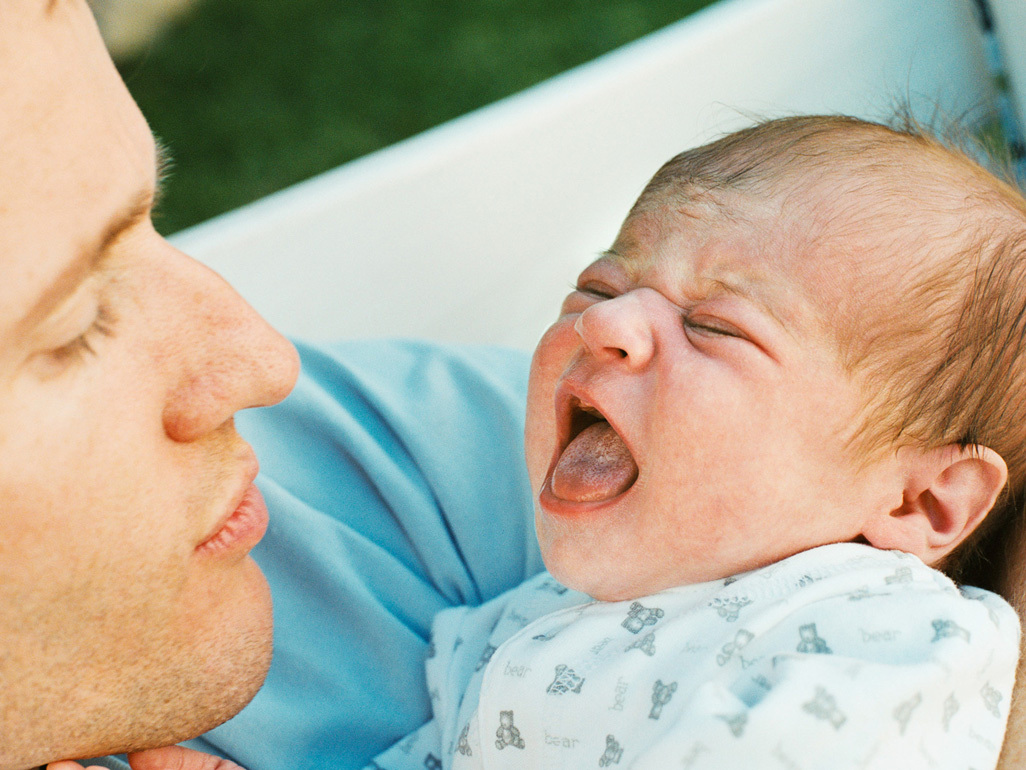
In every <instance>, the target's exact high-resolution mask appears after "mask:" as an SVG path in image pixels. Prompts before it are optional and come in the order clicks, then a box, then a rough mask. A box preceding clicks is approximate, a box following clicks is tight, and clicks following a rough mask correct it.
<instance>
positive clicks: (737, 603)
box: [709, 596, 752, 623]
mask: <svg viewBox="0 0 1026 770" xmlns="http://www.w3.org/2000/svg"><path fill="white" fill-rule="evenodd" d="M751 603H752V600H751V599H749V598H748V597H747V596H737V597H734V598H733V599H720V598H716V599H713V600H712V601H711V602H709V606H710V607H712V608H713V609H714V610H716V614H717V615H719V616H720V617H721V618H723V619H724V620H725V621H727V622H728V623H733V622H734V621H735V620H737V619H738V617H739V616H740V615H741V610H743V609H744V608H745V607H747V606H748V605H749V604H751Z"/></svg>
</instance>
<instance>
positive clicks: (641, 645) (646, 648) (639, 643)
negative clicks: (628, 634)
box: [624, 631, 655, 658]
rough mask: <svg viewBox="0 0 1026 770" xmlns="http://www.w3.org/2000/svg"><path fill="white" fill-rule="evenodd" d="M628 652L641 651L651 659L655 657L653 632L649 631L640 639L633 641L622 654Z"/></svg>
mask: <svg viewBox="0 0 1026 770" xmlns="http://www.w3.org/2000/svg"><path fill="white" fill-rule="evenodd" d="M628 650H641V651H642V652H643V653H645V654H646V655H648V657H650V658H651V657H652V656H653V655H655V631H649V632H648V633H647V634H645V635H644V636H642V637H641V638H640V639H635V640H634V641H633V642H631V643H630V644H628V645H627V646H626V647H625V648H624V652H627V651H628Z"/></svg>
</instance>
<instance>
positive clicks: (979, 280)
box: [628, 116, 1026, 584]
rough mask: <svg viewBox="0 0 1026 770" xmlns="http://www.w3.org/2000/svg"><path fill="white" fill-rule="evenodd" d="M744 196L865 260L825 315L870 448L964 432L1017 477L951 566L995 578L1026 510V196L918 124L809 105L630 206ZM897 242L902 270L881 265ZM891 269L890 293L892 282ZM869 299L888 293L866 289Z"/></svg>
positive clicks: (931, 443) (742, 134) (675, 164)
mask: <svg viewBox="0 0 1026 770" xmlns="http://www.w3.org/2000/svg"><path fill="white" fill-rule="evenodd" d="M738 194H740V195H741V196H742V197H751V198H753V199H756V200H758V199H762V200H774V201H777V202H779V205H780V207H781V222H782V225H783V227H785V228H786V229H787V230H788V235H787V236H785V238H786V241H787V245H788V247H789V248H795V249H801V250H802V252H803V253H805V254H808V255H809V258H810V259H815V255H816V254H824V253H829V251H831V250H834V251H840V250H844V251H846V252H847V253H852V254H854V255H855V256H856V257H857V259H856V269H855V270H854V271H853V274H852V275H851V276H850V278H851V280H852V281H853V284H854V285H853V287H852V288H853V291H852V292H851V293H850V299H849V300H848V302H847V304H845V303H843V302H842V303H841V306H839V307H835V308H829V309H828V310H827V311H826V315H828V317H827V318H826V319H825V320H827V321H828V323H829V325H830V326H831V327H832V328H833V329H834V330H835V336H836V338H837V343H838V346H839V350H840V354H841V360H842V362H843V363H844V365H845V367H846V368H847V370H848V371H849V373H850V374H851V375H852V376H853V377H855V378H856V380H857V381H859V382H860V383H861V384H862V385H863V387H864V392H865V393H866V394H867V400H866V404H865V409H864V413H863V416H862V419H861V421H860V425H859V426H857V430H855V431H854V432H853V438H852V449H853V451H854V452H855V453H856V456H857V457H859V458H862V459H868V458H871V457H873V456H878V454H879V453H880V452H891V451H896V449H897V448H898V447H901V446H909V445H911V446H917V447H921V448H935V447H941V446H945V445H949V444H957V445H960V446H962V447H963V448H966V447H973V446H985V447H990V448H991V449H993V450H994V451H995V452H997V453H998V454H999V455H1001V456H1002V458H1003V459H1004V460H1005V462H1006V464H1007V465H1008V485H1007V487H1006V488H1005V490H1004V492H1003V493H1002V495H1001V496H1000V497H999V499H998V502H997V504H996V505H995V507H994V510H993V511H992V512H991V513H990V515H989V516H988V517H987V519H986V520H985V522H984V524H983V525H981V527H980V528H979V529H978V530H977V532H976V533H975V534H974V535H973V536H972V537H971V538H970V539H969V540H968V541H967V542H966V543H965V544H963V545H962V546H961V547H960V548H958V549H957V550H956V552H955V553H954V554H953V555H951V556H949V557H948V559H947V560H946V561H945V563H944V564H943V565H941V566H942V567H943V568H944V569H945V570H946V571H947V572H948V573H949V574H951V575H952V576H953V577H955V578H956V579H966V578H967V577H968V578H971V579H973V581H974V582H975V583H977V584H980V583H983V582H986V580H985V578H987V577H988V576H990V575H993V574H995V573H996V571H997V570H996V566H997V565H995V564H993V563H989V564H988V563H987V562H988V561H989V560H998V561H1000V560H1002V558H1003V553H1002V550H1003V549H1004V547H1005V543H1006V542H1008V541H1014V540H1015V539H1017V538H1010V537H1009V534H1010V532H1009V529H1010V528H1016V529H1017V528H1018V527H1020V526H1021V525H1022V524H1021V520H1022V518H1023V516H1022V512H1021V507H1022V503H1023V500H1024V486H1026V200H1024V199H1023V196H1022V194H1021V193H1020V192H1019V191H1018V190H1017V189H1016V188H1015V187H1014V186H1013V185H1012V184H1010V183H1008V182H1006V181H1003V180H1001V179H999V178H997V177H996V176H994V175H992V174H991V173H989V172H988V171H986V170H984V169H983V168H982V167H981V166H980V165H979V164H978V163H976V162H975V161H974V160H972V159H971V158H970V157H969V155H968V154H967V153H966V152H964V151H962V150H960V149H953V148H951V147H949V146H946V145H945V144H944V143H942V142H941V141H940V140H938V139H937V138H935V137H933V136H931V135H930V133H928V132H927V131H925V130H923V129H922V128H920V127H919V126H917V125H916V124H914V123H913V122H911V121H908V120H905V121H903V124H902V125H900V126H896V127H890V126H885V125H882V124H878V123H871V122H866V121H862V120H858V119H855V118H850V117H845V116H803V117H790V118H778V119H775V120H768V121H764V122H761V123H759V124H757V125H754V126H752V127H750V128H747V129H744V130H742V131H739V132H737V133H734V134H730V135H728V136H726V137H724V138H722V139H720V140H718V141H715V142H713V143H711V144H708V145H705V146H703V147H698V148H695V149H692V150H688V151H686V152H683V153H681V154H680V155H678V156H676V157H675V158H673V159H672V160H670V161H669V162H668V163H666V164H665V165H664V166H663V167H662V168H661V169H660V170H659V172H658V173H657V174H656V175H655V177H653V179H652V181H651V182H649V184H648V185H647V186H646V188H645V190H644V191H643V192H642V194H641V197H640V198H639V199H638V202H637V203H636V204H635V206H634V208H633V209H632V210H631V213H630V215H629V217H628V218H630V217H633V216H636V215H639V214H641V213H643V212H645V211H648V210H651V209H653V208H656V207H659V206H662V205H665V204H666V203H667V202H674V201H679V202H680V203H682V204H683V203H686V202H689V201H690V202H694V201H696V200H699V201H702V200H704V201H709V200H711V201H712V202H713V203H717V202H718V201H728V202H729V201H730V200H731V199H732V198H733V197H736V196H737V195H738ZM725 208H727V209H729V208H730V206H729V203H728V204H727V206H726V207H725ZM895 254H897V255H900V256H901V257H902V259H901V260H900V261H897V262H896V261H895V260H894V259H893V257H894V255H895ZM883 255H886V256H887V257H888V259H889V263H888V264H889V265H891V269H890V270H889V271H888V272H887V273H884V274H882V273H881V272H880V270H879V269H877V270H876V271H875V272H874V267H878V264H882V263H877V262H875V261H874V260H878V259H879V257H880V256H883ZM895 264H897V266H898V269H897V271H895V270H894V269H893V265H895ZM845 278H849V276H845ZM882 280H886V281H887V283H888V288H890V289H891V291H890V293H888V292H887V291H882V292H881V291H879V285H880V283H881V281H882ZM874 285H875V286H877V291H876V292H874V291H873V289H872V286H874ZM859 288H861V289H862V291H856V290H854V289H859ZM867 292H868V293H867ZM867 296H869V297H874V296H878V297H881V298H882V299H881V301H873V302H869V303H864V302H861V301H860V299H859V298H861V297H867ZM988 533H993V534H992V535H990V534H988Z"/></svg>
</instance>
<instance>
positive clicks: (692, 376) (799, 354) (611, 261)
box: [526, 201, 901, 600]
mask: <svg viewBox="0 0 1026 770" xmlns="http://www.w3.org/2000/svg"><path fill="white" fill-rule="evenodd" d="M735 203H736V202H735ZM742 204H743V205H742ZM784 220H785V216H784V215H783V214H782V213H781V211H780V209H779V207H774V206H773V205H771V204H770V203H766V204H765V205H756V203H754V202H752V201H741V203H740V204H738V205H733V210H732V211H731V212H730V213H729V214H727V215H725V214H724V213H722V211H721V209H720V208H718V206H717V205H713V204H702V203H695V204H694V205H688V206H686V207H684V208H683V209H679V207H676V206H664V207H662V208H659V209H657V210H655V211H649V212H648V213H645V214H641V215H638V216H636V217H634V218H633V219H630V220H628V222H627V223H626V224H625V226H624V229H623V230H621V232H620V235H619V237H618V238H617V241H616V243H615V244H614V247H613V248H612V249H611V250H610V251H609V252H608V253H607V254H606V255H604V256H603V257H602V258H600V259H599V260H598V261H596V262H595V263H594V264H592V265H591V266H590V267H588V268H587V269H585V271H584V272H583V273H582V274H581V276H580V278H579V280H578V283H577V290H576V291H574V292H572V293H571V294H570V295H569V296H568V297H567V299H566V300H565V302H564V304H563V309H562V314H561V315H560V317H559V319H558V320H557V321H556V323H555V324H554V325H553V326H552V327H551V328H550V329H549V330H548V331H547V332H546V334H545V335H544V337H543V338H542V340H541V342H540V344H539V345H538V348H537V350H536V352H535V355H534V360H533V364H532V370H531V380H530V389H529V394H528V410H527V433H526V441H527V461H528V470H529V473H530V477H531V481H532V487H533V491H534V494H535V495H536V526H537V531H538V539H539V542H540V544H541V548H542V554H543V556H544V558H545V563H546V566H547V567H548V568H549V570H550V571H551V572H552V573H553V574H554V575H555V576H556V577H557V578H559V579H560V580H562V581H563V582H565V583H567V584H568V585H570V586H572V587H574V588H577V589H580V590H583V591H585V592H588V593H589V594H591V595H592V596H594V597H596V598H600V599H607V600H615V599H625V598H634V597H638V596H642V595H645V594H650V593H653V592H656V591H659V590H661V589H663V588H667V587H670V586H676V585H683V584H689V583H696V582H701V581H707V580H712V579H716V578H721V577H724V576H727V575H731V574H735V573H737V572H740V571H744V570H748V569H752V568H755V567H758V566H762V565H765V564H767V563H770V562H772V561H776V560H778V559H780V558H784V557H786V556H789V555H791V554H794V553H796V552H798V551H800V550H803V549H806V548H809V547H813V546H815V545H820V544H825V543H829V542H835V541H847V540H851V539H854V538H856V537H857V536H858V535H859V534H860V531H861V529H862V526H863V522H864V521H865V519H866V517H867V516H868V515H869V514H870V513H873V512H878V511H890V510H893V509H894V508H895V507H897V506H898V504H900V502H901V487H900V485H897V486H896V485H895V484H894V483H893V481H894V475H893V473H892V471H893V463H892V462H891V460H890V459H884V460H878V461H875V462H874V463H867V464H866V465H864V466H862V465H858V464H857V463H856V462H855V460H854V458H853V457H852V456H851V452H850V450H849V447H848V444H849V439H850V438H851V436H852V435H853V433H854V431H855V429H856V427H857V425H858V422H859V420H858V412H859V409H860V407H861V406H862V405H863V399H862V398H861V397H860V392H859V389H858V387H857V386H856V385H855V384H854V383H853V382H852V380H851V379H850V378H849V377H848V376H847V374H846V373H845V372H844V371H843V369H842V367H841V365H840V363H839V356H838V353H837V350H838V346H837V343H836V335H835V334H833V332H832V331H831V330H830V329H829V328H827V327H826V324H825V323H824V322H823V321H822V320H821V319H822V318H823V317H824V315H825V314H824V313H823V312H821V310H822V309H823V308H825V307H830V305H831V303H833V302H837V301H840V300H841V299H842V298H843V295H844V293H845V291H846V288H845V284H846V278H845V276H846V275H851V273H852V269H853V265H852V264H850V260H851V257H845V256H843V254H842V253H841V252H843V250H841V252H839V253H838V254H835V255H817V256H816V257H814V258H813V257H810V256H802V254H801V253H799V252H800V251H801V250H800V249H797V248H796V247H795V246H794V245H793V244H794V242H795V239H793V238H790V237H789V236H788V232H789V228H788V226H787V223H786V222H785V221H784Z"/></svg>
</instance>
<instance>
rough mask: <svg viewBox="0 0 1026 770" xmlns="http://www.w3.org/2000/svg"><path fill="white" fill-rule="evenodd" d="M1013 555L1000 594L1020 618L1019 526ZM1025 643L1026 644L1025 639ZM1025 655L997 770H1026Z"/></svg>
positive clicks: (1025, 545)
mask: <svg viewBox="0 0 1026 770" xmlns="http://www.w3.org/2000/svg"><path fill="white" fill-rule="evenodd" d="M1011 553H1012V554H1014V555H1013V556H1012V557H1011V558H1010V559H1009V560H1008V564H1007V567H1006V570H1005V575H1004V580H1003V581H1002V583H1001V589H1002V590H1001V593H1002V594H1003V595H1004V596H1005V598H1006V599H1008V601H1009V602H1011V604H1012V606H1013V607H1015V610H1016V612H1018V613H1019V618H1020V619H1021V618H1022V617H1023V616H1024V615H1026V528H1024V527H1019V533H1018V535H1017V536H1016V538H1015V546H1014V549H1013V550H1012V551H1011ZM1023 643H1024V644H1026V638H1024V640H1023ZM1023 652H1026V651H1023ZM1023 652H1020V657H1019V667H1018V669H1017V670H1016V673H1015V689H1014V690H1013V691H1012V706H1011V712H1010V713H1009V715H1008V728H1007V729H1006V730H1005V743H1004V746H1003V747H1002V749H1001V759H1000V760H999V761H998V768H997V770H1018V768H1022V767H1026V655H1024V654H1023Z"/></svg>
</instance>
